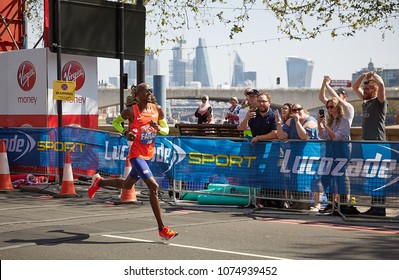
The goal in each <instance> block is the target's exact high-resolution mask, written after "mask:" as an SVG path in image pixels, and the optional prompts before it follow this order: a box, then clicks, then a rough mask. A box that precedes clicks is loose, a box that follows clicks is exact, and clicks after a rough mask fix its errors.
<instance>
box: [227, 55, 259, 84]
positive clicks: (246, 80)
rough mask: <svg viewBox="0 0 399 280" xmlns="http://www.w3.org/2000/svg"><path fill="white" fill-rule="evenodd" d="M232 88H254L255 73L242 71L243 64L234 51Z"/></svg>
mask: <svg viewBox="0 0 399 280" xmlns="http://www.w3.org/2000/svg"><path fill="white" fill-rule="evenodd" d="M234 54H235V56H234V62H233V76H232V77H231V86H232V87H256V72H255V71H247V72H246V71H244V66H245V64H244V62H243V61H242V59H241V57H240V56H239V55H238V53H237V52H236V51H234Z"/></svg>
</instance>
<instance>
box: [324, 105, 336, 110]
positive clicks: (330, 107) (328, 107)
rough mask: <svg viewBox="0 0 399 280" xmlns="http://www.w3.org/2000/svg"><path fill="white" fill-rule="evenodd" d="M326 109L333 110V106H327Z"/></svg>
mask: <svg viewBox="0 0 399 280" xmlns="http://www.w3.org/2000/svg"><path fill="white" fill-rule="evenodd" d="M326 108H327V109H332V108H335V106H332V105H329V106H326Z"/></svg>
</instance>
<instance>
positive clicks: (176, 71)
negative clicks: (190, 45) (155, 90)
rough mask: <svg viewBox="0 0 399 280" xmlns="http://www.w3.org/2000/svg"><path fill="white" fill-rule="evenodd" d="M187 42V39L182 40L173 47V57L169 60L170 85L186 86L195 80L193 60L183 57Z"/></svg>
mask: <svg viewBox="0 0 399 280" xmlns="http://www.w3.org/2000/svg"><path fill="white" fill-rule="evenodd" d="M185 43H186V41H185V40H181V41H179V42H177V44H176V46H175V47H173V49H172V51H173V59H172V60H170V61H169V86H171V87H184V86H187V85H189V84H190V83H191V82H192V81H193V66H192V61H191V60H189V59H184V58H183V55H184V52H183V44H185Z"/></svg>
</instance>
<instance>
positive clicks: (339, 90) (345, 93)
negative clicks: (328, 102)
mask: <svg viewBox="0 0 399 280" xmlns="http://www.w3.org/2000/svg"><path fill="white" fill-rule="evenodd" d="M336 92H337V93H338V94H344V95H348V93H347V92H346V90H344V89H343V88H339V89H337V90H336Z"/></svg>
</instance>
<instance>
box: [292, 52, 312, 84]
mask: <svg viewBox="0 0 399 280" xmlns="http://www.w3.org/2000/svg"><path fill="white" fill-rule="evenodd" d="M286 63H287V78H288V79H287V80H288V87H296V88H310V85H311V83H312V73H313V66H314V62H313V61H312V60H310V59H308V58H301V57H296V56H288V57H287V58H286Z"/></svg>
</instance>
